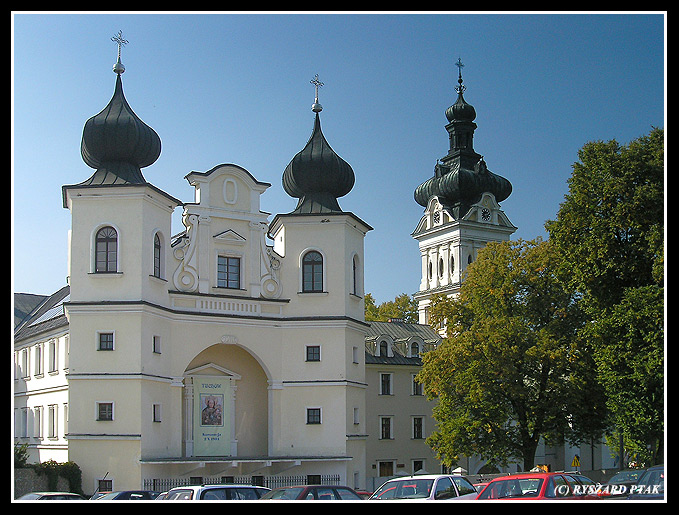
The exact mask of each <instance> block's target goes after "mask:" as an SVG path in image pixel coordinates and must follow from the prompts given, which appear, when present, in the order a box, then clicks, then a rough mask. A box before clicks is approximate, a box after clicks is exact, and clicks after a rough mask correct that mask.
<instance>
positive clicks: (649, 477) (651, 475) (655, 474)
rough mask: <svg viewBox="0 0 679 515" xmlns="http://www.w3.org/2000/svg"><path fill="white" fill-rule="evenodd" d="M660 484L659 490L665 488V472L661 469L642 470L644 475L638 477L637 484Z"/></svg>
mask: <svg viewBox="0 0 679 515" xmlns="http://www.w3.org/2000/svg"><path fill="white" fill-rule="evenodd" d="M653 485H660V491H664V489H665V474H664V470H662V469H652V470H647V471H646V472H644V475H643V476H641V477H640V478H639V481H638V482H637V486H653Z"/></svg>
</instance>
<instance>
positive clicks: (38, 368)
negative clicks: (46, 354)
mask: <svg viewBox="0 0 679 515" xmlns="http://www.w3.org/2000/svg"><path fill="white" fill-rule="evenodd" d="M34 357H35V368H34V369H33V375H36V376H39V375H42V343H40V344H38V345H36V346H35V355H34Z"/></svg>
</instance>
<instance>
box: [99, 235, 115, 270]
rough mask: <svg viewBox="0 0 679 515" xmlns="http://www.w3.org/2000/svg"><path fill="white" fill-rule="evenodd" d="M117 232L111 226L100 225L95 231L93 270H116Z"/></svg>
mask: <svg viewBox="0 0 679 515" xmlns="http://www.w3.org/2000/svg"><path fill="white" fill-rule="evenodd" d="M117 263H118V233H117V232H116V230H115V229H114V228H113V227H110V226H107V227H102V228H101V229H99V231H97V237H96V260H95V272H97V273H106V272H117V271H118V268H117Z"/></svg>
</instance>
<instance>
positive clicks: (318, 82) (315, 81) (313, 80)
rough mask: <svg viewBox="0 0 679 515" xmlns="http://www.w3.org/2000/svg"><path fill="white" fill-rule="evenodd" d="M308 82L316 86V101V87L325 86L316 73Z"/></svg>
mask: <svg viewBox="0 0 679 515" xmlns="http://www.w3.org/2000/svg"><path fill="white" fill-rule="evenodd" d="M309 82H310V83H311V84H313V85H314V86H316V102H318V88H319V87H321V86H325V84H323V83H322V82H321V81H320V80H318V73H317V74H316V76H315V77H314V78H313V79H311V80H310V81H309Z"/></svg>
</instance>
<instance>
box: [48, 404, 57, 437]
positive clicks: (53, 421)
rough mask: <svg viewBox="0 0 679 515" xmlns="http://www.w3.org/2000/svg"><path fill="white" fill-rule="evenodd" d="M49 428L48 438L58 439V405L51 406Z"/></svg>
mask: <svg viewBox="0 0 679 515" xmlns="http://www.w3.org/2000/svg"><path fill="white" fill-rule="evenodd" d="M48 417H49V418H48V420H47V424H48V428H47V437H48V438H56V437H57V420H58V419H57V405H56V404H51V405H50V406H49V415H48Z"/></svg>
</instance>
